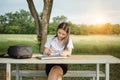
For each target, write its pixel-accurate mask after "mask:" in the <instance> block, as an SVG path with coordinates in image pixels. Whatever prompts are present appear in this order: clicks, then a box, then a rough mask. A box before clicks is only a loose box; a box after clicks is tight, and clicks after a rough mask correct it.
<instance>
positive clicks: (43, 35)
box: [27, 0, 53, 52]
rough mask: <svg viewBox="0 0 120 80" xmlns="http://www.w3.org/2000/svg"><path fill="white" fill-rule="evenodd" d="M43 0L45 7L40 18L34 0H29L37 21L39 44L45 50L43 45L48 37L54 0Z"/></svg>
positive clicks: (30, 8) (31, 10) (41, 50)
mask: <svg viewBox="0 0 120 80" xmlns="http://www.w3.org/2000/svg"><path fill="white" fill-rule="evenodd" d="M43 1H44V7H43V11H42V15H41V18H39V16H38V13H37V11H36V8H35V6H34V2H33V0H27V3H28V6H29V10H30V12H31V14H32V16H33V18H34V21H35V25H36V32H37V38H38V41H39V43H40V44H39V46H40V52H43V48H44V47H43V46H44V44H45V42H46V39H47V28H48V24H49V19H50V14H51V10H52V4H53V0H43Z"/></svg>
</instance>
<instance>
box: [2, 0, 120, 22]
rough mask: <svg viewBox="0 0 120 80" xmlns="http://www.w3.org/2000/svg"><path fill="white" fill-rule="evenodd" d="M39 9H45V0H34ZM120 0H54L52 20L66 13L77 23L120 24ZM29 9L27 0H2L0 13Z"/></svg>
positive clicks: (39, 10)
mask: <svg viewBox="0 0 120 80" xmlns="http://www.w3.org/2000/svg"><path fill="white" fill-rule="evenodd" d="M34 3H35V6H36V9H37V11H38V12H39V13H40V12H41V11H42V9H43V0H34ZM119 4H120V0H53V8H52V13H51V18H50V22H52V18H53V17H56V16H61V15H64V16H66V17H67V18H68V21H71V22H72V23H75V24H97V23H112V24H120V5H119ZM20 9H24V10H27V11H29V8H28V4H27V2H26V0H0V15H4V14H5V13H8V12H16V11H19V10H20Z"/></svg>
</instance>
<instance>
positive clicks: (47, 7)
mask: <svg viewBox="0 0 120 80" xmlns="http://www.w3.org/2000/svg"><path fill="white" fill-rule="evenodd" d="M52 4H53V0H44V8H43V12H42V20H41V23H42V35H41V37H42V40H41V47H40V48H41V51H42V52H43V49H44V47H43V46H44V44H45V42H46V40H47V32H48V23H49V19H50V14H51V10H52Z"/></svg>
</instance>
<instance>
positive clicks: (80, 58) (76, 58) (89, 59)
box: [0, 54, 120, 80]
mask: <svg viewBox="0 0 120 80" xmlns="http://www.w3.org/2000/svg"><path fill="white" fill-rule="evenodd" d="M37 56H40V55H38V54H34V55H33V56H32V58H29V59H13V58H0V64H1V63H3V64H6V80H11V64H96V65H97V66H96V75H97V80H99V72H100V70H99V69H100V66H99V65H100V64H105V74H106V77H105V80H110V77H109V72H110V64H120V59H119V58H116V57H114V56H111V55H72V56H71V57H68V58H65V59H54V60H40V59H38V58H36V57H37Z"/></svg>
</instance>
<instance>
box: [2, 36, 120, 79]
mask: <svg viewBox="0 0 120 80" xmlns="http://www.w3.org/2000/svg"><path fill="white" fill-rule="evenodd" d="M48 37H49V36H48ZM71 38H72V40H73V44H74V49H73V54H85V55H86V54H94V55H97V54H102V55H103V54H110V55H113V56H116V57H118V58H120V36H118V35H89V36H87V35H85V36H84V35H71ZM15 44H29V45H31V46H32V47H33V52H34V53H38V52H39V51H38V45H37V44H38V42H37V36H36V35H18V34H0V54H3V53H6V52H7V48H8V47H9V46H10V45H15ZM0 66H1V65H0ZM102 66H104V65H102ZM27 68H28V67H27ZM1 69H2V68H1ZM69 69H92V70H93V69H95V67H94V65H78V66H75V65H70V68H69ZM118 69H120V65H118V64H116V65H111V71H110V76H111V79H110V80H119V79H120V75H119V74H120V70H118ZM102 70H103V71H104V68H103V67H102ZM0 80H1V79H0ZM26 80H27V79H26ZM28 80H34V79H28ZM36 80H37V79H36ZM38 80H39V79H38ZM65 80H79V79H65ZM82 80H89V79H82ZM102 80H104V79H102Z"/></svg>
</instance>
